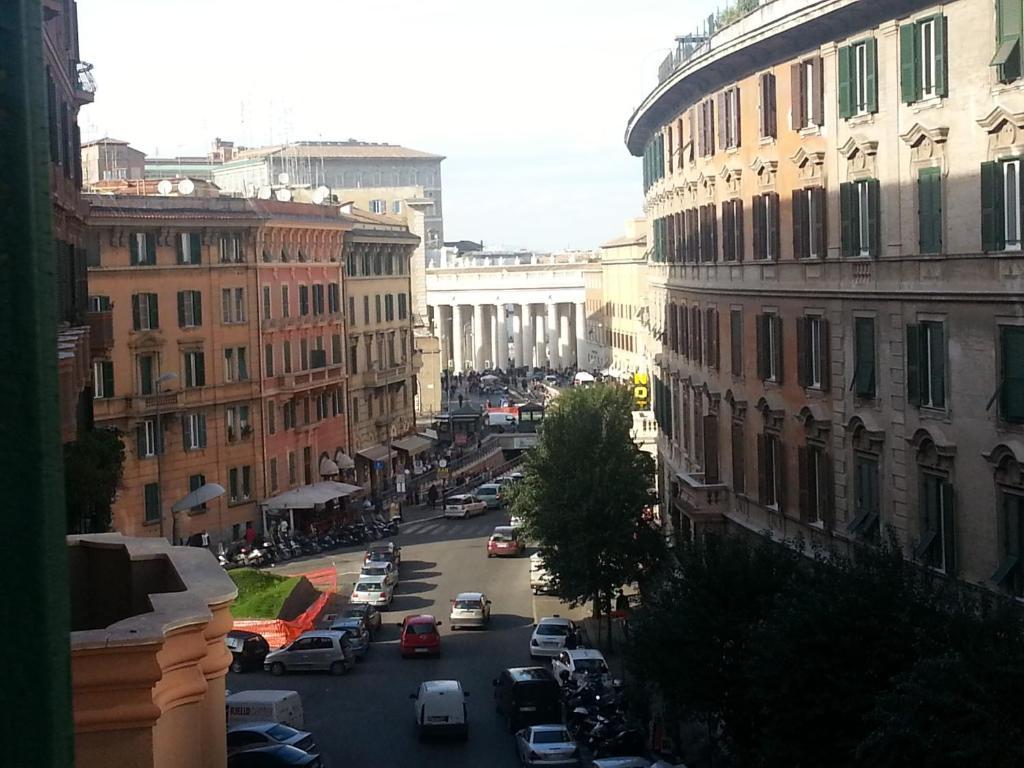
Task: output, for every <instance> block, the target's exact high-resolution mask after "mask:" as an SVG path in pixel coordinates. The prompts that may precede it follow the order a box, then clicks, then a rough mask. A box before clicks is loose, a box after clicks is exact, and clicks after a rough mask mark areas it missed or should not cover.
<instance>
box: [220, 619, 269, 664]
mask: <svg viewBox="0 0 1024 768" xmlns="http://www.w3.org/2000/svg"><path fill="white" fill-rule="evenodd" d="M224 642H225V644H226V645H227V646H228V650H229V651H231V671H232V672H247V671H249V670H250V669H263V659H265V658H266V657H267V654H268V653H270V645H268V644H267V639H266V638H265V637H263V635H261V634H259V633H257V632H246V631H244V630H241V629H232V630H231V631H230V632H228V633H227V635H226V636H225V637H224Z"/></svg>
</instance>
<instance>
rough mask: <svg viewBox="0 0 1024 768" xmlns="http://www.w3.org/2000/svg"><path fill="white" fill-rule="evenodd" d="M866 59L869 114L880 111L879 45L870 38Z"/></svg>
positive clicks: (865, 52) (865, 44)
mask: <svg viewBox="0 0 1024 768" xmlns="http://www.w3.org/2000/svg"><path fill="white" fill-rule="evenodd" d="M864 47H865V51H864V54H865V55H864V59H865V60H866V62H867V72H866V77H865V83H864V86H865V87H864V90H865V92H866V99H867V104H866V106H867V110H868V112H877V111H878V44H877V43H876V42H875V38H873V37H869V38H868V39H867V40H865V41H864Z"/></svg>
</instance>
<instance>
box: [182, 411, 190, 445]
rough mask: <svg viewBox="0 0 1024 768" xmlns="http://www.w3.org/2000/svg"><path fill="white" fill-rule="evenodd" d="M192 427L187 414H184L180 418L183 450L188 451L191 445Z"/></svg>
mask: <svg viewBox="0 0 1024 768" xmlns="http://www.w3.org/2000/svg"><path fill="white" fill-rule="evenodd" d="M191 438H192V425H191V424H190V423H189V418H188V414H187V413H186V414H184V415H183V416H182V417H181V447H182V449H184V450H186V451H187V450H189V448H190V447H191V443H192V439H191Z"/></svg>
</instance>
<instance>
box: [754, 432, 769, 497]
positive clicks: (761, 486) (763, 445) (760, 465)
mask: <svg viewBox="0 0 1024 768" xmlns="http://www.w3.org/2000/svg"><path fill="white" fill-rule="evenodd" d="M757 498H758V501H760V502H761V503H762V504H767V503H768V438H767V437H766V436H765V435H764V434H763V433H760V432H759V433H758V435H757Z"/></svg>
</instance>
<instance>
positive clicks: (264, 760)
mask: <svg viewBox="0 0 1024 768" xmlns="http://www.w3.org/2000/svg"><path fill="white" fill-rule="evenodd" d="M323 765H324V764H323V762H322V761H321V760H320V756H319V755H311V754H310V753H309V752H303V751H302V750H301V749H297V748H296V747H289V746H287V745H285V744H276V745H274V746H272V747H256V748H254V749H247V750H245V751H244V752H235V753H234V754H233V755H228V768H292V766H301V768H323Z"/></svg>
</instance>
